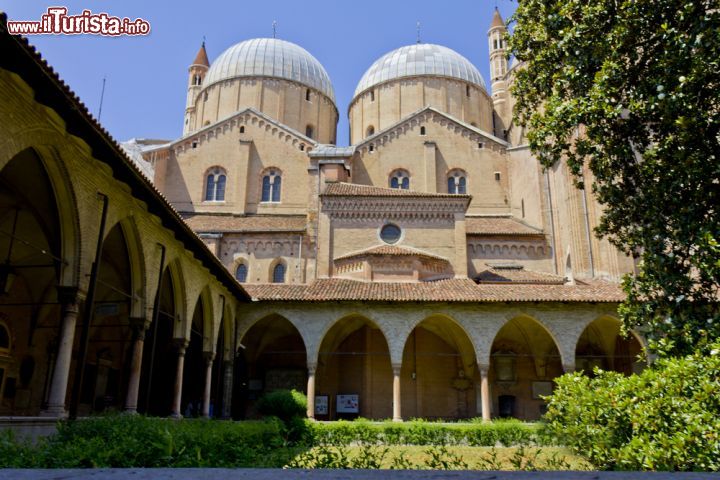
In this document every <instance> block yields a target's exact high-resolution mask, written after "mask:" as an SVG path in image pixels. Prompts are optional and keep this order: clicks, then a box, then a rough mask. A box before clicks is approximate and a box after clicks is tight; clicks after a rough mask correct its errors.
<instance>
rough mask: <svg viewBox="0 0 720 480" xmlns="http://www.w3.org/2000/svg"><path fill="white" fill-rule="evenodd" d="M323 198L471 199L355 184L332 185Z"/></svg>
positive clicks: (462, 196)
mask: <svg viewBox="0 0 720 480" xmlns="http://www.w3.org/2000/svg"><path fill="white" fill-rule="evenodd" d="M322 196H326V197H331V196H335V197H430V198H470V195H451V194H449V193H428V192H417V191H415V190H403V189H401V188H384V187H374V186H371V185H358V184H355V183H344V182H337V183H331V184H329V185H328V187H327V188H326V189H325V193H323V194H322Z"/></svg>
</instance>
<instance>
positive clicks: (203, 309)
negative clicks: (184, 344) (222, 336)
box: [182, 285, 219, 352]
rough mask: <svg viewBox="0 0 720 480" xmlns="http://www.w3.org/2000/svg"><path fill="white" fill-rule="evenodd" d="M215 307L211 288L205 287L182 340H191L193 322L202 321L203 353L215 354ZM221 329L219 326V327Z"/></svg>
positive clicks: (200, 332) (198, 298)
mask: <svg viewBox="0 0 720 480" xmlns="http://www.w3.org/2000/svg"><path fill="white" fill-rule="evenodd" d="M214 310H215V306H214V303H213V295H212V293H211V291H210V287H209V286H207V285H206V286H205V287H204V288H203V289H202V290H201V291H200V294H199V295H198V297H197V300H196V301H195V306H194V311H193V318H191V319H190V321H188V322H187V323H186V324H185V334H184V336H183V337H182V338H185V339H186V340H189V339H190V335H191V333H192V329H193V321H194V320H199V319H202V325H201V330H200V331H199V332H198V333H199V334H200V336H201V338H202V351H203V352H214V351H215V347H214V346H213V340H214V338H215V334H214V332H215V331H216V330H217V329H216V328H215V320H216V319H215V316H214ZM218 328H219V326H218Z"/></svg>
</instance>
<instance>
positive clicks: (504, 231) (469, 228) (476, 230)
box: [465, 217, 543, 235]
mask: <svg viewBox="0 0 720 480" xmlns="http://www.w3.org/2000/svg"><path fill="white" fill-rule="evenodd" d="M465 230H466V232H467V234H468V235H543V231H542V230H538V229H537V228H533V227H531V226H529V225H526V224H524V223H522V222H520V221H518V220H516V219H514V218H510V217H465Z"/></svg>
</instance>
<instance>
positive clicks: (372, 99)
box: [370, 90, 375, 102]
mask: <svg viewBox="0 0 720 480" xmlns="http://www.w3.org/2000/svg"><path fill="white" fill-rule="evenodd" d="M370 101H371V102H374V101H375V90H370Z"/></svg>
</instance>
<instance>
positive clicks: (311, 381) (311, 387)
mask: <svg viewBox="0 0 720 480" xmlns="http://www.w3.org/2000/svg"><path fill="white" fill-rule="evenodd" d="M316 370H317V365H315V364H312V363H309V364H308V383H307V417H308V418H311V419H313V420H314V419H315V371H316Z"/></svg>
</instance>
